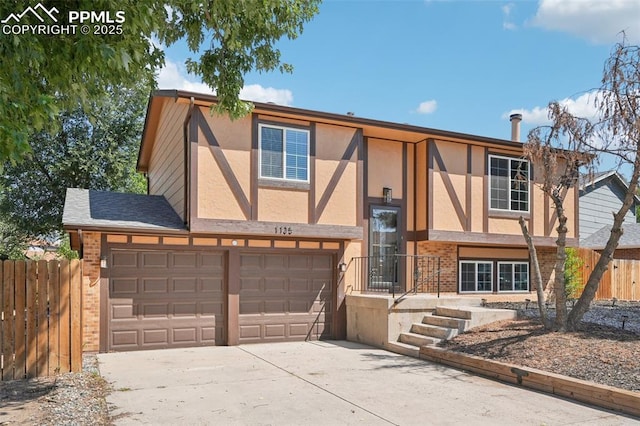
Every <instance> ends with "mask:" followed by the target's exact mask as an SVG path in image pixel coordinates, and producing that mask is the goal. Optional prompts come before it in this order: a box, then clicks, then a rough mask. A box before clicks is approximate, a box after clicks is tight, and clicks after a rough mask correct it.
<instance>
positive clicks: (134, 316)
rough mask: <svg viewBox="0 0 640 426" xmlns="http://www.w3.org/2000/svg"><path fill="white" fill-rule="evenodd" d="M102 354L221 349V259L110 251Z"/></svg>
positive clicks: (189, 254) (184, 253) (183, 253)
mask: <svg viewBox="0 0 640 426" xmlns="http://www.w3.org/2000/svg"><path fill="white" fill-rule="evenodd" d="M109 260H110V262H109V267H110V271H109V272H110V279H109V332H108V342H107V349H108V350H111V351H130V350H138V349H159V348H172V347H188V346H205V345H215V344H222V342H223V330H224V303H223V288H224V287H223V282H224V256H223V255H222V254H221V253H211V252H190V251H168V250H120V249H115V248H114V249H111V250H110V256H109Z"/></svg>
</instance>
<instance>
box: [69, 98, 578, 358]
mask: <svg viewBox="0 0 640 426" xmlns="http://www.w3.org/2000/svg"><path fill="white" fill-rule="evenodd" d="M215 102H216V99H215V97H213V96H209V95H202V94H197V93H189V92H183V91H174V90H171V91H169V90H161V91H157V92H155V93H153V94H152V96H151V98H150V100H149V106H148V113H147V118H146V123H145V127H144V134H143V138H142V143H141V147H140V155H139V159H138V170H139V171H140V172H142V173H144V174H145V175H146V176H147V179H148V188H149V195H131V194H116V193H109V192H97V191H86V190H79V189H69V190H68V192H67V199H66V204H65V211H64V218H63V222H64V226H65V229H66V230H67V231H68V232H69V233H70V235H71V240H72V245H73V247H75V248H79V249H81V251H82V257H83V259H84V261H85V262H84V274H85V275H86V278H85V285H84V305H83V306H84V319H83V324H84V341H85V342H84V343H85V347H86V348H87V350H101V351H117V350H135V349H145V348H164V347H179V346H196V345H214V344H215V345H220V344H223V345H235V344H239V343H248V342H263V341H283V340H303V339H314V338H320V337H326V338H336V339H340V338H344V337H345V334H346V309H345V294H346V293H348V292H352V291H363V292H364V291H367V290H369V288H368V287H367V285H368V284H367V283H365V285H364V286H359V285H356V283H355V282H356V281H357V280H358V277H362V276H363V275H364V276H365V277H367V278H370V277H371V276H372V275H373V271H374V270H375V272H376V273H377V274H378V277H379V276H380V274H383V275H384V279H383V281H385V282H386V284H388V286H387V289H388V288H389V286H392V287H395V286H398V288H400V289H404V288H406V286H407V285H408V284H407V283H406V281H407V280H406V279H405V278H406V277H407V276H409V275H411V272H410V271H407V272H406V273H405V271H404V270H403V269H402V268H401V270H398V269H396V270H395V271H391V272H389V271H386V272H385V271H381V270H379V269H377V267H376V268H374V267H373V265H372V263H375V262H377V261H378V260H380V259H385V258H388V257H394V256H423V255H424V256H427V255H428V256H436V257H437V258H438V260H439V278H440V288H439V290H440V291H442V292H452V293H471V294H474V293H502V292H505V293H513V292H529V291H531V288H530V282H529V259H528V252H527V248H526V246H525V243H524V239H523V237H522V235H521V230H520V226H519V224H518V219H519V218H520V217H521V216H522V217H524V218H525V220H526V222H527V224H528V227H529V229H530V231H531V233H532V235H533V236H534V240H535V242H536V244H537V246H538V251H539V253H540V256H541V257H542V260H543V261H542V264H543V269H544V273H545V279H548V278H549V276H550V274H551V270H552V268H553V260H554V240H555V238H554V236H553V233H554V225H555V223H556V218H555V214H554V212H553V210H552V209H551V203H550V202H549V199H548V198H547V197H545V195H544V194H543V193H542V191H541V190H540V189H538V187H537V186H536V185H535V184H534V183H535V180H536V177H537V176H538V174H539V173H538V171H537V168H536V166H535V165H534V164H530V163H529V162H528V161H527V160H525V159H523V157H522V154H523V152H522V145H521V143H520V142H518V141H514V140H502V139H494V138H487V137H481V136H474V135H467V134H460V133H455V132H449V131H442V130H436V129H429V128H424V127H418V126H412V125H407V124H398V123H390V122H384V121H378V120H370V119H365V118H360V117H356V116H353V115H351V114H345V115H343V114H330V113H325V112H318V111H309V110H304V109H299V108H291V107H284V106H279V105H274V104H262V103H256V104H255V109H254V111H253V113H252V114H251V115H249V116H247V117H245V118H242V119H238V120H235V121H231V120H229V119H228V118H226V117H224V116H218V115H212V114H211V113H210V107H211V105H212V104H214V103H215ZM518 121H519V120H518V119H517V117H516V120H515V121H514V122H513V129H514V133H518V132H517V130H518V127H517V126H518ZM577 200H578V198H577V188H576V189H575V191H573V190H572V191H570V193H569V194H568V195H567V202H566V209H567V212H568V216H569V218H570V220H569V229H570V230H569V239H570V242H572V243H574V244H575V242H576V237H577V235H578V229H577V228H578V224H577V220H576V211H577V202H578V201H577ZM362 258H367V259H369V260H370V262H369V263H367V265H368V266H366V268H367V270H365V271H363V270H359V268H361V266H358V265H356V264H355V263H354V261H353V259H362ZM372 259H373V260H372ZM546 259H548V261H547V260H546ZM365 281H366V280H365Z"/></svg>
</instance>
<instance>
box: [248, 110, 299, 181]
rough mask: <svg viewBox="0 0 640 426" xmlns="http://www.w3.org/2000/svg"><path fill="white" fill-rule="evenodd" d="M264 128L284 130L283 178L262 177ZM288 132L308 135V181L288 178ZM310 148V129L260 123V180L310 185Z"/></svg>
mask: <svg viewBox="0 0 640 426" xmlns="http://www.w3.org/2000/svg"><path fill="white" fill-rule="evenodd" d="M263 127H268V128H271V129H280V130H282V137H283V140H282V177H273V176H263V175H262V128H263ZM288 130H292V131H296V132H303V133H306V135H307V179H305V180H303V179H293V178H287V177H286V176H287V131H288ZM310 148H311V132H310V131H309V130H308V129H302V128H299V127H286V126H279V125H275V124H268V123H259V124H258V174H259V176H260V179H269V180H278V181H287V182H303V183H309V182H310V179H311V176H310V172H311V170H310V167H309V163H310Z"/></svg>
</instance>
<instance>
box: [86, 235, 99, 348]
mask: <svg viewBox="0 0 640 426" xmlns="http://www.w3.org/2000/svg"><path fill="white" fill-rule="evenodd" d="M100 237H101V236H100V233H98V232H86V233H84V234H83V243H84V244H83V245H84V249H83V250H84V252H83V257H82V260H83V262H82V264H83V277H82V349H83V351H85V352H94V351H98V350H99V349H100V284H101V283H100V241H101V239H100Z"/></svg>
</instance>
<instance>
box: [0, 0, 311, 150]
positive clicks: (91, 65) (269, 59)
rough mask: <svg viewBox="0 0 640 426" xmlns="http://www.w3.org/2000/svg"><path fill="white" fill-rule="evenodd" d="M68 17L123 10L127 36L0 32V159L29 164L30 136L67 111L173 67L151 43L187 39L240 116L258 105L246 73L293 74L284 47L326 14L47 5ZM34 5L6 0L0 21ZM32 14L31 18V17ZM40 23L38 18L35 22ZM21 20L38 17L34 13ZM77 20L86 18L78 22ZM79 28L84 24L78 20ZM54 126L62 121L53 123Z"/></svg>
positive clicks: (178, 1)
mask: <svg viewBox="0 0 640 426" xmlns="http://www.w3.org/2000/svg"><path fill="white" fill-rule="evenodd" d="M40 3H41V4H42V5H43V6H44V7H46V8H47V9H48V10H51V8H52V7H55V8H56V10H58V14H57V17H58V23H59V24H61V25H63V24H69V23H70V22H69V16H70V13H69V12H71V11H79V10H82V11H96V12H101V11H106V12H109V13H110V15H111V17H112V18H113V17H116V16H118V15H116V14H117V13H120V12H121V15H119V16H121V17H123V18H124V22H122V23H120V24H113V25H119V28H120V30H121V34H117V33H115V34H108V35H100V34H94V33H93V32H94V26H93V25H89V29H90V33H89V34H87V35H83V34H80V30H79V29H78V30H77V33H76V34H59V35H48V34H32V33H18V34H13V33H10V34H2V36H1V37H0V58H3V59H2V66H0V162H2V161H4V160H10V161H12V162H16V161H20V160H21V159H22V158H23V156H24V154H25V153H27V152H28V151H29V149H30V143H31V141H30V139H29V137H30V135H32V134H35V133H38V132H40V131H43V130H45V131H50V132H55V131H57V129H55V124H56V123H57V120H56V117H57V116H58V114H59V112H60V111H71V110H74V109H76V108H77V107H78V105H80V106H81V107H82V108H83V109H87V107H88V106H89V104H90V103H91V101H92V100H93V99H97V98H100V97H101V96H103V95H104V94H105V91H107V90H108V88H109V87H115V86H119V85H124V86H128V87H131V86H132V85H133V84H134V83H136V82H143V81H146V82H151V81H153V78H154V73H155V72H157V70H158V68H159V67H161V66H162V65H163V64H164V53H163V51H162V49H160V48H158V47H157V46H156V45H155V44H154V43H153V42H152V40H157V41H158V42H159V43H161V44H163V45H166V46H170V45H171V44H173V43H175V42H176V41H178V40H181V39H186V40H187V44H188V46H189V49H190V50H191V52H192V53H194V54H195V55H196V57H195V58H191V59H189V60H188V61H187V68H188V70H189V71H190V72H192V73H194V74H196V75H198V76H200V77H201V78H202V80H203V81H204V82H205V83H207V84H209V85H210V86H211V87H212V88H214V89H215V90H216V91H217V96H218V98H219V104H218V107H217V108H218V109H219V110H220V111H224V112H227V113H229V114H230V116H231V117H239V116H242V115H243V114H245V113H247V112H248V111H249V110H250V109H251V105H250V104H247V103H244V102H241V101H240V100H239V99H238V96H239V93H240V89H241V88H242V86H243V85H244V78H243V76H244V74H245V73H247V72H249V71H251V70H257V71H271V70H276V69H279V70H281V71H287V72H288V71H291V66H290V65H288V64H282V63H281V61H280V51H279V49H277V48H276V47H275V44H276V42H277V41H278V40H280V39H281V38H282V37H284V36H286V37H288V38H289V39H294V38H296V37H297V36H298V34H299V33H300V32H301V31H302V27H303V24H304V23H305V22H307V21H309V20H310V19H311V18H312V17H313V16H314V15H315V14H316V13H317V12H318V4H319V0H243V1H240V0H228V1H205V2H202V1H193V0H163V1H158V0H140V1H126V2H115V1H111V0H73V1H64V2H62V1H52V0H42V1H41V2H40ZM28 7H33V2H32V1H31V0H14V1H10V2H6V1H5V2H0V19H5V18H7V17H9V16H10V15H11V14H16V13H18V14H19V13H22V12H23V11H25V10H26V9H27V8H28ZM23 20H24V22H23ZM32 21H33V22H32ZM20 23H21V24H22V23H31V24H39V23H40V22H38V21H36V18H35V17H34V16H32V15H30V14H27V15H25V16H24V17H23V18H21V21H20ZM73 23H75V24H78V22H73ZM78 27H80V25H78ZM52 125H53V126H52Z"/></svg>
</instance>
